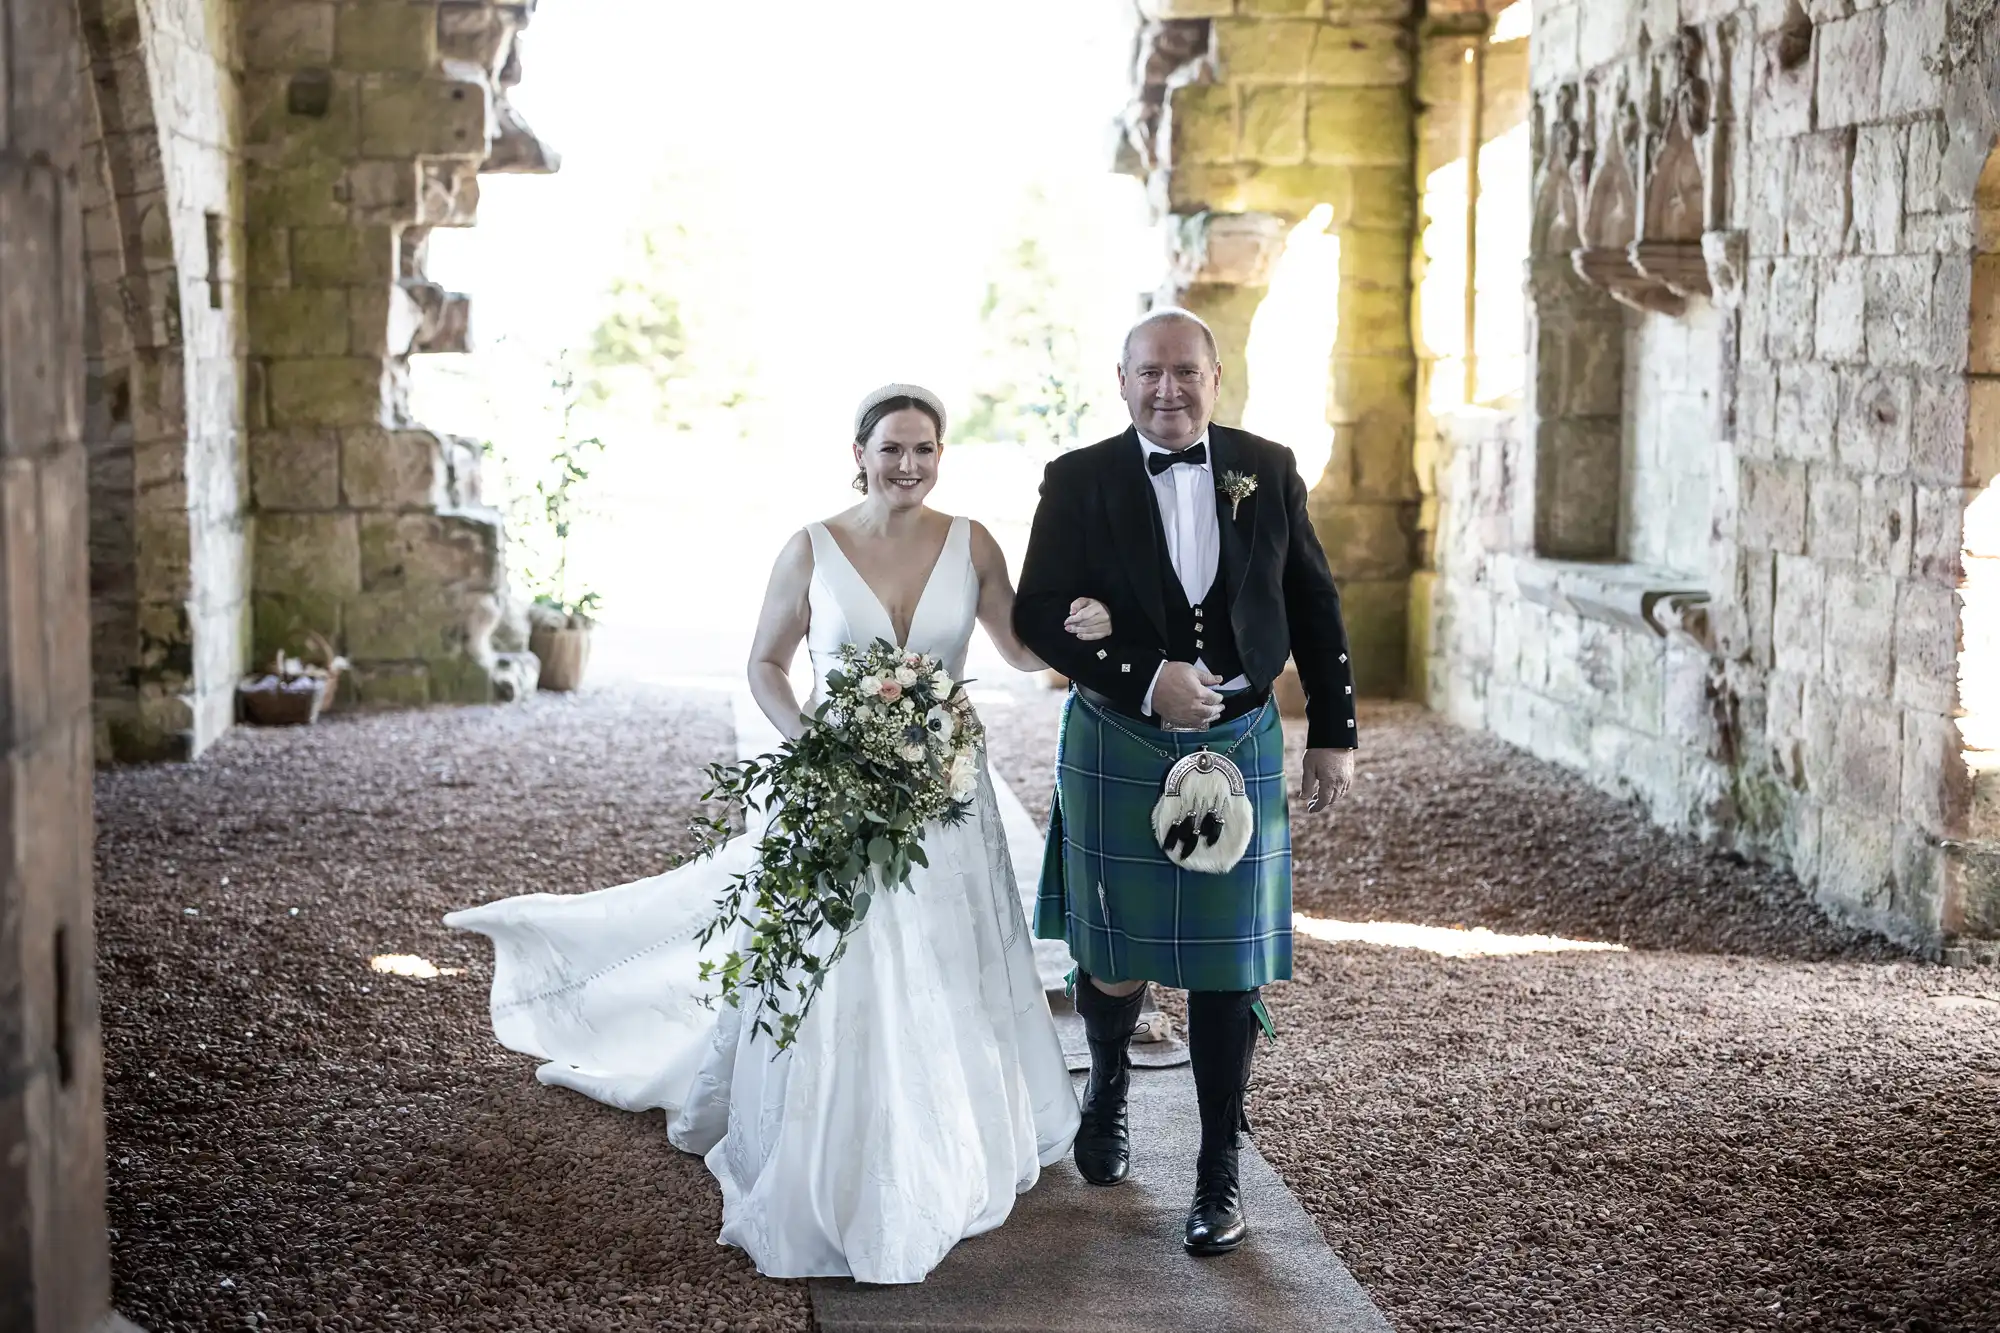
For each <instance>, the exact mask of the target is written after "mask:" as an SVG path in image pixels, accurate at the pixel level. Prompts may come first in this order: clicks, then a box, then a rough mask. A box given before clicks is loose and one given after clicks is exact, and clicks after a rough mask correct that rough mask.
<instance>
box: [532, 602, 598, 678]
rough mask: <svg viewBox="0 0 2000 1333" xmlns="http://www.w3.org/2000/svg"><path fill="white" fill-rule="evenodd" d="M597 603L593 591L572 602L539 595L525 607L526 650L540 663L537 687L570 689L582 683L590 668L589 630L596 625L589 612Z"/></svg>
mask: <svg viewBox="0 0 2000 1333" xmlns="http://www.w3.org/2000/svg"><path fill="white" fill-rule="evenodd" d="M597 602H598V597H597V594H596V593H594V592H588V593H585V594H584V595H583V596H581V597H579V598H577V599H576V600H575V601H574V602H565V601H563V600H562V599H561V598H560V597H559V596H555V595H552V594H549V593H543V594H542V595H541V596H539V597H537V598H536V599H535V601H534V605H533V606H531V607H529V608H528V624H529V630H528V651H529V652H531V653H533V654H534V655H535V658H536V660H537V661H539V662H540V663H541V664H542V674H541V678H540V679H539V680H538V681H537V682H536V685H537V687H538V688H540V689H544V690H574V689H576V688H577V687H579V686H580V685H582V684H583V673H584V670H585V668H587V667H588V666H589V665H590V631H591V629H592V628H593V627H594V626H595V625H596V622H595V621H593V620H592V619H591V618H590V612H591V610H592V609H593V608H595V607H596V605H597Z"/></svg>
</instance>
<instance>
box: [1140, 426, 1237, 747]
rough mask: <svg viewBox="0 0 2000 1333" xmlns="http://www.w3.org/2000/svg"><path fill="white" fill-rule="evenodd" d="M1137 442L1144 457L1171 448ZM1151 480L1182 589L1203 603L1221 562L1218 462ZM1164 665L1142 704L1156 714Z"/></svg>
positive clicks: (1202, 667)
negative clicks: (1155, 702) (1156, 690)
mask: <svg viewBox="0 0 2000 1333" xmlns="http://www.w3.org/2000/svg"><path fill="white" fill-rule="evenodd" d="M1197 446H1199V447H1200V448H1201V451H1202V453H1203V454H1206V453H1207V452H1208V432H1206V431H1203V432H1202V436H1201V438H1200V439H1199V440H1197V441H1195V443H1194V444H1192V445H1189V446H1188V447H1189V448H1190V449H1192V448H1195V447H1197ZM1139 447H1140V448H1141V449H1142V450H1143V451H1144V453H1143V455H1142V459H1141V461H1142V463H1143V462H1144V461H1145V460H1148V459H1150V458H1151V457H1152V456H1153V455H1154V454H1166V453H1172V452H1173V451H1172V450H1170V449H1165V448H1162V447H1161V446H1159V445H1157V444H1154V443H1153V442H1152V441H1151V440H1149V439H1147V438H1146V437H1145V436H1144V435H1141V436H1140V437H1139ZM1147 480H1149V481H1151V482H1152V483H1153V498H1154V499H1155V500H1157V501H1158V502H1159V505H1160V525H1161V526H1162V527H1163V528H1164V529H1165V530H1166V534H1167V558H1168V559H1169V560H1170V561H1172V562H1173V566H1174V573H1175V574H1176V575H1178V576H1179V577H1180V581H1181V591H1182V592H1183V593H1185V594H1186V595H1187V599H1188V605H1190V606H1200V605H1201V603H1202V599H1203V598H1205V597H1207V596H1208V590H1209V588H1210V587H1211V586H1213V585H1214V583H1215V576H1216V572H1217V570H1218V569H1219V568H1220V567H1221V564H1222V528H1221V525H1220V524H1219V523H1218V522H1217V520H1216V516H1215V467H1214V463H1213V460H1208V461H1204V462H1200V463H1176V464H1174V466H1172V467H1170V468H1168V469H1166V470H1165V471H1164V472H1159V473H1151V472H1150V469H1149V475H1148V477H1147ZM1194 665H1195V670H1197V671H1207V670H1208V666H1207V664H1206V663H1204V662H1203V661H1202V660H1201V659H1200V658H1199V657H1197V658H1196V659H1195V662H1194ZM1165 669H1166V663H1164V662H1162V663H1161V664H1160V667H1159V669H1158V670H1155V671H1154V672H1153V681H1152V684H1150V685H1148V686H1146V699H1145V703H1144V705H1143V706H1144V709H1145V712H1146V715H1147V716H1148V717H1151V716H1152V714H1153V690H1154V687H1155V686H1157V685H1158V684H1159V683H1160V671H1163V670H1165ZM1217 688H1218V689H1220V690H1222V691H1223V692H1224V693H1230V692H1233V691H1236V690H1247V689H1249V688H1250V681H1249V679H1248V678H1247V677H1244V676H1238V677H1237V678H1236V679H1234V680H1232V681H1227V682H1225V683H1223V684H1222V685H1220V686H1217Z"/></svg>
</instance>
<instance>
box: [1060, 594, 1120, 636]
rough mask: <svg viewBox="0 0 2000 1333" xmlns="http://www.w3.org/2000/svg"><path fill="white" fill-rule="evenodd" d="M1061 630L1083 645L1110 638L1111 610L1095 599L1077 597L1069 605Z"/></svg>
mask: <svg viewBox="0 0 2000 1333" xmlns="http://www.w3.org/2000/svg"><path fill="white" fill-rule="evenodd" d="M1063 628H1064V629H1066V630H1068V631H1069V632H1070V633H1071V634H1074V635H1076V637H1077V638H1079V639H1082V640H1083V641H1084V642H1085V643H1090V642H1092V641H1093V640H1096V639H1108V638H1110V637H1111V608H1110V607H1107V606H1106V605H1105V604H1104V603H1102V602H1100V601H1098V600H1097V599H1096V598H1095V597H1079V598H1077V599H1076V600H1075V601H1073V602H1071V603H1070V604H1069V619H1067V620H1065V621H1063Z"/></svg>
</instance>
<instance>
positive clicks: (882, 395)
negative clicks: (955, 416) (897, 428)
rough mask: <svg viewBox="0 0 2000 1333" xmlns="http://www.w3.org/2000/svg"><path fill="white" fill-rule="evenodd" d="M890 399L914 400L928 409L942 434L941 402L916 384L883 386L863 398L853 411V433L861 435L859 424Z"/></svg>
mask: <svg viewBox="0 0 2000 1333" xmlns="http://www.w3.org/2000/svg"><path fill="white" fill-rule="evenodd" d="M891 398H914V399H916V400H917V401H918V402H920V403H922V404H923V405H924V406H925V407H928V408H929V409H930V410H931V411H932V412H933V413H935V414H936V416H937V423H938V434H939V435H940V436H942V435H943V434H944V422H945V415H944V403H943V401H942V400H940V399H939V398H938V396H937V395H936V394H934V393H932V392H931V391H930V390H929V389H926V388H924V387H923V386H921V385H917V384H885V385H883V386H882V387H881V388H879V389H877V390H876V391H875V392H874V393H871V394H869V395H868V396H867V397H866V398H863V399H862V400H861V406H859V407H857V408H855V409H854V433H855V434H856V435H859V434H860V433H861V423H862V422H864V421H866V420H867V419H868V414H869V413H870V412H873V411H874V410H875V409H876V408H878V407H880V406H881V405H882V404H884V403H886V402H888V401H889V400H890V399H891Z"/></svg>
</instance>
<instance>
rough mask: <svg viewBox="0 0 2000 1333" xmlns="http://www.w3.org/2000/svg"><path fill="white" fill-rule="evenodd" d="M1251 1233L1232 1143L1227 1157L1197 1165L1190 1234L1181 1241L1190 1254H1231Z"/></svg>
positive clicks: (1189, 1216) (1188, 1224)
mask: <svg viewBox="0 0 2000 1333" xmlns="http://www.w3.org/2000/svg"><path fill="white" fill-rule="evenodd" d="M1249 1234H1250V1227H1249V1224H1248V1223H1246V1222H1244V1220H1243V1195H1242V1192H1241V1190H1240V1189H1239V1188H1238V1186H1237V1174H1236V1149H1235V1147H1234V1146H1232V1147H1231V1148H1230V1149H1229V1153H1228V1157H1227V1160H1223V1158H1222V1157H1221V1155H1220V1154H1218V1155H1217V1157H1216V1159H1215V1160H1213V1161H1208V1162H1203V1163H1202V1164H1201V1165H1200V1166H1198V1167H1196V1169H1195V1184H1194V1207H1192V1208H1190V1209H1188V1217H1187V1233H1186V1235H1184V1236H1183V1237H1182V1238H1181V1244H1182V1245H1183V1246H1185V1247H1186V1249H1187V1252H1188V1253H1189V1254H1228V1253H1229V1252H1230V1251H1231V1250H1233V1249H1235V1248H1236V1247H1237V1246H1239V1245H1241V1244H1242V1243H1243V1238H1244V1237H1245V1236H1247V1235H1249Z"/></svg>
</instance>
